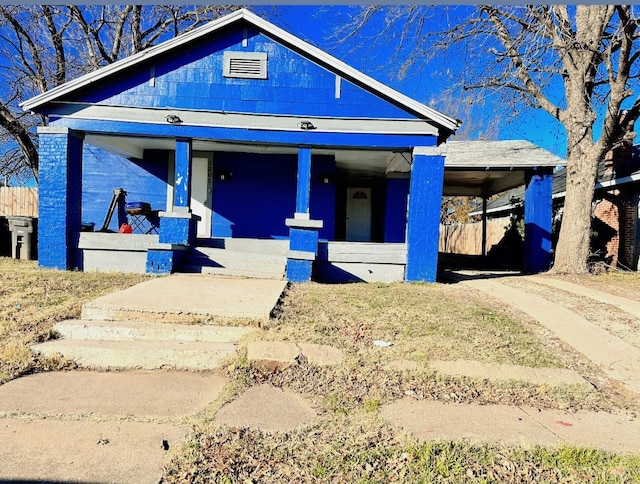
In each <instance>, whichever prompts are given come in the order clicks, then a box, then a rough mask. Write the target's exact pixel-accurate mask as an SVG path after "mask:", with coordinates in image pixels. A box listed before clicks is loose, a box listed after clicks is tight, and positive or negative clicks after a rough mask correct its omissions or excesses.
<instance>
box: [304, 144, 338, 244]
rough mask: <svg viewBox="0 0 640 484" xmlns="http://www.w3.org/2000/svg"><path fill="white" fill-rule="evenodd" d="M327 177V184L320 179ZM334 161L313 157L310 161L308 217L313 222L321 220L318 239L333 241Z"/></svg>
mask: <svg viewBox="0 0 640 484" xmlns="http://www.w3.org/2000/svg"><path fill="white" fill-rule="evenodd" d="M323 176H329V183H323V181H322V179H321V177H323ZM335 177H336V161H335V159H334V158H333V156H313V157H312V160H311V202H310V209H309V212H310V215H311V218H312V219H313V220H322V221H323V222H324V225H323V227H322V228H321V229H320V231H319V232H318V237H319V238H321V239H325V240H333V239H335V218H336V183H335Z"/></svg>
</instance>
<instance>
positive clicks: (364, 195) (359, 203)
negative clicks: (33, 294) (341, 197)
mask: <svg viewBox="0 0 640 484" xmlns="http://www.w3.org/2000/svg"><path fill="white" fill-rule="evenodd" d="M347 240H348V241H350V242H370V241H371V188H357V187H349V188H347Z"/></svg>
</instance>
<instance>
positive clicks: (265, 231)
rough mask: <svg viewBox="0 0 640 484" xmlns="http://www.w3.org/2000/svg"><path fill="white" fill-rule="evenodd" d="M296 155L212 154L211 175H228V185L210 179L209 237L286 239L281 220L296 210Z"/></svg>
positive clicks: (285, 228) (286, 234) (287, 230)
mask: <svg viewBox="0 0 640 484" xmlns="http://www.w3.org/2000/svg"><path fill="white" fill-rule="evenodd" d="M297 163H298V157H297V155H258V154H250V153H222V152H220V153H215V155H214V158H213V166H214V174H215V173H217V172H218V171H220V170H223V171H230V172H232V174H233V175H232V178H231V180H228V181H219V180H216V179H215V178H214V182H213V183H214V185H213V212H214V213H213V236H214V237H260V238H276V239H277V238H283V239H284V238H287V237H288V236H289V229H288V227H286V226H285V223H284V222H285V219H286V218H289V217H293V213H294V211H295V206H296V173H297Z"/></svg>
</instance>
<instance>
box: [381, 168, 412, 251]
mask: <svg viewBox="0 0 640 484" xmlns="http://www.w3.org/2000/svg"><path fill="white" fill-rule="evenodd" d="M408 195H409V179H408V178H389V179H387V197H386V204H385V213H384V241H385V242H404V241H405V236H406V228H407V197H408Z"/></svg>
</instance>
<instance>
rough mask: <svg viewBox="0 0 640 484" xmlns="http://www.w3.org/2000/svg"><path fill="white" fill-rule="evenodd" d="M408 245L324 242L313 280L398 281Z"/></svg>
mask: <svg viewBox="0 0 640 484" xmlns="http://www.w3.org/2000/svg"><path fill="white" fill-rule="evenodd" d="M406 265H407V244H401V243H375V242H326V241H321V242H320V243H319V246H318V257H317V259H316V261H315V262H314V266H313V279H314V280H317V281H322V282H337V283H340V282H401V281H403V280H404V273H405V268H406Z"/></svg>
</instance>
